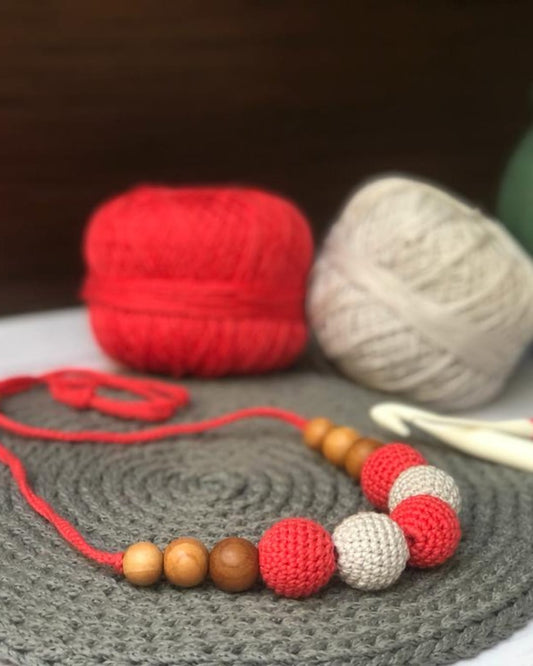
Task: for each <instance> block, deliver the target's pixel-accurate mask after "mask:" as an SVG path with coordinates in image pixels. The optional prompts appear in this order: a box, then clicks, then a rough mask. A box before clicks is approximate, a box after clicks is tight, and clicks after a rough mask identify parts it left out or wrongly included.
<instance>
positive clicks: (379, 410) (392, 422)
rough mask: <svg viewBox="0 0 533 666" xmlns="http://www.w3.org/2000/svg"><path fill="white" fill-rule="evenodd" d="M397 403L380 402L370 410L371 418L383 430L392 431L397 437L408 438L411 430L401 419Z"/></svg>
mask: <svg viewBox="0 0 533 666" xmlns="http://www.w3.org/2000/svg"><path fill="white" fill-rule="evenodd" d="M396 407H397V403H394V402H380V403H379V404H377V405H374V406H373V407H371V408H370V412H369V413H370V418H371V419H372V420H373V421H374V423H377V424H378V425H379V426H381V427H382V428H385V429H386V430H390V431H391V432H393V433H395V434H396V435H400V436H401V437H407V435H409V434H410V432H411V430H410V428H409V426H408V425H407V424H406V423H405V421H404V420H403V419H402V417H401V411H400V412H399V411H398V410H397V409H396Z"/></svg>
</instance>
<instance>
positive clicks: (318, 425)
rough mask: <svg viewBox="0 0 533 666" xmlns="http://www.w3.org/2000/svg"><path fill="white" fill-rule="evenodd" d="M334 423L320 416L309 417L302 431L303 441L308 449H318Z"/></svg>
mask: <svg viewBox="0 0 533 666" xmlns="http://www.w3.org/2000/svg"><path fill="white" fill-rule="evenodd" d="M334 427H335V426H334V424H333V423H332V422H331V421H330V420H329V419H325V418H324V417H322V416H318V417H317V418H315V419H311V420H310V421H308V422H307V423H306V425H305V428H304V431H303V438H304V442H305V443H306V444H307V446H308V447H309V448H310V449H315V450H318V449H320V447H321V446H322V443H323V442H324V438H325V436H326V435H327V434H328V432H329V431H330V430H332V429H333V428H334Z"/></svg>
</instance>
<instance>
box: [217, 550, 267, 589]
mask: <svg viewBox="0 0 533 666" xmlns="http://www.w3.org/2000/svg"><path fill="white" fill-rule="evenodd" d="M209 575H210V576H211V579H212V581H213V583H214V584H215V585H216V586H217V587H218V588H220V589H221V590H224V591H225V592H243V591H244V590H248V589H250V588H251V587H253V585H254V583H255V582H256V580H257V578H258V576H259V554H258V552H257V548H256V547H255V546H254V544H253V543H252V542H251V541H248V540H247V539H241V538H240V537H228V538H227V539H222V541H219V542H218V543H217V544H216V545H215V547H214V548H213V550H212V551H211V553H210V555H209Z"/></svg>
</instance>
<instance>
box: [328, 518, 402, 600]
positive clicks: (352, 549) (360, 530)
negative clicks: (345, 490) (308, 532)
mask: <svg viewBox="0 0 533 666" xmlns="http://www.w3.org/2000/svg"><path fill="white" fill-rule="evenodd" d="M332 538H333V543H334V544H335V550H336V551H337V570H338V572H339V576H340V577H341V578H342V580H343V581H344V582H345V583H347V584H348V585H350V586H351V587H355V588H357V589H359V590H383V589H384V588H386V587H390V586H391V585H392V584H393V583H395V582H396V581H397V580H398V578H399V577H400V575H401V573H402V571H403V570H404V569H405V565H406V564H407V560H408V559H409V547H408V545H407V541H406V539H405V536H404V534H403V532H402V530H401V528H400V527H399V525H397V524H396V523H395V522H394V521H393V520H392V519H391V518H389V517H388V516H386V515H385V514H383V513H373V512H371V511H361V512H360V513H356V514H354V515H353V516H348V518H345V519H344V520H343V521H342V522H341V523H339V525H337V527H336V528H335V529H334V530H333V535H332Z"/></svg>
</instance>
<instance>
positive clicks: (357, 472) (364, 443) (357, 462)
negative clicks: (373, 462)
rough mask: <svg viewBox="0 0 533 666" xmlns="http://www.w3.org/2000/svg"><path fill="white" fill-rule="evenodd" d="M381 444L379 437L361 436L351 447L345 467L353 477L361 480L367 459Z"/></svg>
mask: <svg viewBox="0 0 533 666" xmlns="http://www.w3.org/2000/svg"><path fill="white" fill-rule="evenodd" d="M380 446H382V444H381V442H379V441H378V440H377V439H372V438H370V437H361V439H358V440H357V442H355V444H353V445H352V446H351V447H350V448H349V450H348V453H347V454H346V458H345V460H344V469H345V470H346V471H347V472H348V474H349V476H351V477H352V479H355V480H356V481H359V479H360V478H361V470H362V469H363V465H364V464H365V460H366V459H367V458H368V456H369V455H370V454H371V453H373V452H374V451H375V450H376V449H379V447H380Z"/></svg>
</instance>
